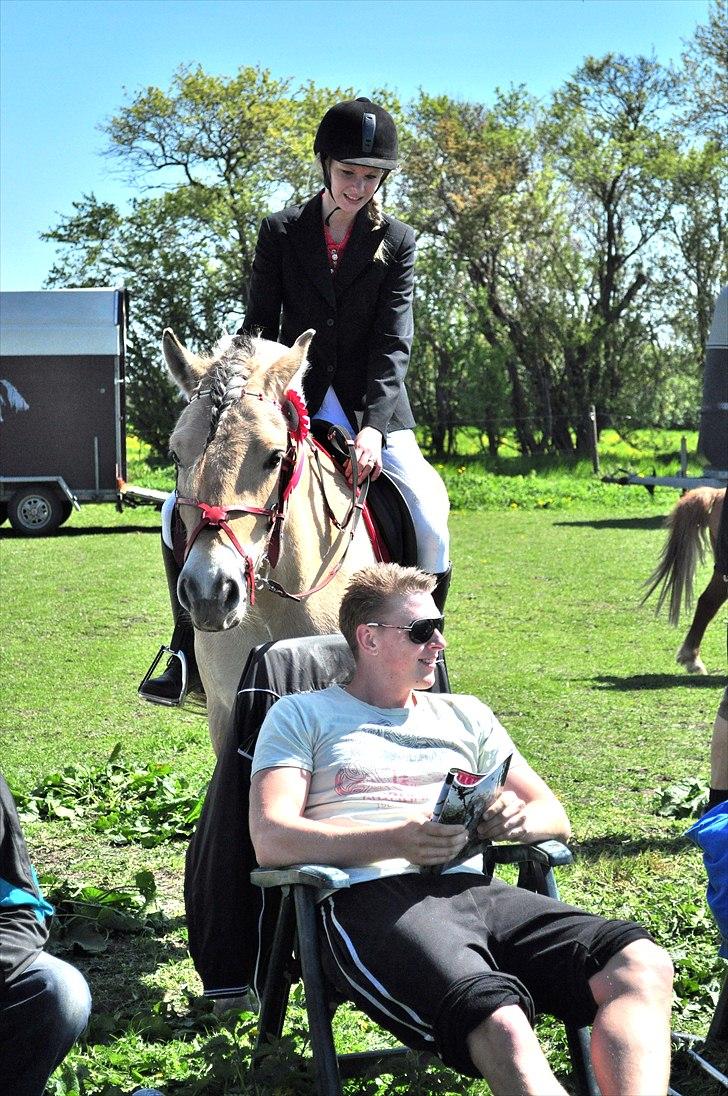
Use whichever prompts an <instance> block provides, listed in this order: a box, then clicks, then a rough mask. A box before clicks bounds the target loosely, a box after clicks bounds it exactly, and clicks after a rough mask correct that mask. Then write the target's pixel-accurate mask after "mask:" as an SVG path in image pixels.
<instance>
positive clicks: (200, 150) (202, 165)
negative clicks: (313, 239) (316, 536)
mask: <svg viewBox="0 0 728 1096" xmlns="http://www.w3.org/2000/svg"><path fill="white" fill-rule="evenodd" d="M351 94H352V93H351V92H350V91H348V90H344V89H340V88H337V89H333V90H332V89H327V88H316V87H315V86H314V85H313V84H307V85H304V86H303V87H301V88H293V87H292V82H291V81H290V80H274V79H273V78H272V77H271V75H270V72H268V70H265V69H259V68H250V67H247V68H241V69H240V70H239V72H238V73H237V74H236V75H235V76H233V77H231V78H224V77H218V76H210V75H208V74H206V73H205V72H203V70H202V69H201V68H199V67H197V68H195V69H187V68H180V69H179V70H178V72H177V73H176V74H175V76H174V78H173V80H172V86H171V89H170V91H169V92H165V91H162V90H161V89H160V88H156V87H149V88H146V89H145V90H143V91H140V92H139V93H138V94H136V95H135V96H134V97H133V98H132V101H131V102H130V103H129V104H128V105H127V106H126V107H125V108H124V109H123V110H121V111H120V112H119V113H118V114H117V115H115V116H114V117H113V118H112V119H111V120H110V122H109V123H108V124H107V125H106V127H105V129H106V133H107V136H108V139H109V148H108V155H109V156H110V157H112V158H114V159H115V160H116V161H117V162H118V163H119V164H120V165H121V168H122V170H123V171H124V173H125V174H126V176H127V178H128V179H129V180H130V181H131V182H133V183H134V184H136V185H137V186H139V188H140V190H141V191H142V194H143V196H142V197H139V198H138V199H136V200H134V201H133V202H132V203H131V206H130V209H129V210H128V211H125V212H122V211H120V210H117V209H115V208H114V207H113V206H110V205H108V204H106V203H100V202H97V200H96V199H95V198H94V196H93V195H91V196H87V197H84V198H83V199H82V200H81V201H80V202H78V203H75V204H74V211H73V213H72V214H71V215H70V216H67V217H64V218H62V220H61V222H60V224H59V225H58V226H57V227H56V228H54V229H51V230H50V231H49V232H47V233H46V234H45V237H44V238H46V239H48V240H52V241H54V242H55V243H57V244H58V245H59V247H60V255H59V258H58V261H57V262H56V263H55V265H54V267H53V270H52V272H51V275H50V277H49V284H50V285H69V284H74V285H89V284H99V283H101V284H109V283H112V284H115V283H117V282H118V281H119V280H123V281H124V283H125V284H126V285H127V286H128V288H129V290H130V296H131V310H132V341H131V346H130V364H129V388H128V395H129V412H130V420H131V422H132V424H133V426H134V428H135V429H136V430H137V432H138V433H139V434H140V436H141V437H143V438H144V439H145V440H146V441H148V442H149V443H150V444H151V445H152V446H153V447H154V448H155V449H156V450H157V451H159V452H163V451H165V450H166V444H167V438H168V437H169V433H170V430H171V428H172V425H173V423H174V418H175V415H176V413H177V411H178V406H179V405H178V401H177V399H176V397H175V396H174V390H173V389H172V388H171V387H170V386H169V384H168V382H167V380H166V373H165V372H164V370H163V369H162V368H161V364H160V356H159V352H158V345H159V339H160V336H161V332H162V330H163V328H164V327H166V326H172V327H174V328H175V330H176V331H177V332H178V334H180V336H181V337H182V338H184V339H185V341H188V342H191V343H193V344H194V345H196V346H197V347H199V348H200V349H202V350H204V349H207V348H209V346H210V345H211V344H212V343H214V342H215V340H216V338H217V337H218V335H219V334H220V333H221V332H222V330H223V327H224V325H225V321H226V319H227V318H228V317H229V316H230V315H231V314H233V315H237V316H238V317H239V316H240V315H241V314H242V310H243V307H244V303H245V300H246V297H247V286H248V282H249V278H250V270H251V266H252V260H253V253H254V250H255V242H256V238H257V229H258V224H259V222H260V220H261V219H262V217H263V216H264V215H265V213H266V212H268V210H269V209H270V208H272V207H273V206H279V205H282V204H285V203H287V202H289V201H293V200H297V199H300V198H301V197H303V196H305V195H306V194H308V193H310V192H311V191H312V190H314V189H315V187H316V185H317V184H316V182H315V174H314V170H313V154H312V151H311V145H312V140H311V134H312V132H313V131H314V130H315V126H316V123H317V122H318V120H319V118H320V116H321V115H322V114H323V112H324V110H325V108H326V106H328V105H329V104H330V103H331V102H334V101H336V100H337V99H342V98H345V97H347V96H348V95H351Z"/></svg>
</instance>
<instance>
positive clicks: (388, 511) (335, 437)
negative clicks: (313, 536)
mask: <svg viewBox="0 0 728 1096" xmlns="http://www.w3.org/2000/svg"><path fill="white" fill-rule="evenodd" d="M311 433H312V435H313V438H314V441H315V442H316V444H317V445H319V446H320V448H321V449H323V450H324V451H325V452H326V453H328V455H329V457H330V458H331V460H332V461H333V462H334V464H335V465H336V467H337V468H338V470H339V471H340V472H342V473H343V468H344V463H345V462H346V461H347V460H348V459H349V451H348V448H347V442H349V441H350V440H351V439H350V437H349V435H348V434H347V433H346V431H345V430H343V429H342V428H341V427H340V426H336V425H335V424H334V423H330V422H326V421H325V420H324V419H314V420H313V422H312V423H311ZM363 516H364V522H365V524H366V528H367V531H368V532H369V536H370V538H371V541H372V547H373V548H374V552H375V554H376V556H377V558H378V559H379V560H380V561H381V562H383V563H400V564H401V565H402V566H403V567H416V566H417V537H416V534H415V526H414V522H413V521H412V515H411V513H410V510H409V507H408V505H407V502H406V501H405V498H404V495H403V494H402V492H401V491H400V489H399V487H398V486H397V484H396V483H395V482H394V480H393V479H392V478H391V477H390V476H388V475H387V473H386V472H382V473H381V475H380V476H379V477H378V478H377V479H376V480H370V482H369V491H368V494H367V499H366V503H365V504H364V512H363Z"/></svg>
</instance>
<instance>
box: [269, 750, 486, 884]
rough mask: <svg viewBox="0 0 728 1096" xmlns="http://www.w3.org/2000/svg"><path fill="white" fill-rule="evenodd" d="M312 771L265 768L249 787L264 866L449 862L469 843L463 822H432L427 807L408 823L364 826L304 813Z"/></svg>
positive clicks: (347, 820)
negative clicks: (448, 824)
mask: <svg viewBox="0 0 728 1096" xmlns="http://www.w3.org/2000/svg"><path fill="white" fill-rule="evenodd" d="M310 782H311V775H310V773H308V772H306V770H305V769H294V768H275V769H262V770H261V771H260V772H257V773H256V774H255V776H254V777H253V780H252V784H251V788H250V837H251V840H252V842H253V847H254V849H255V855H256V857H257V860H258V863H259V864H260V866H261V867H264V868H265V867H279V866H280V867H283V866H287V865H289V864H334V865H340V866H342V867H346V866H350V867H354V866H356V865H359V864H370V863H372V862H374V861H375V860H387V859H390V858H396V857H404V859H406V860H409V862H410V863H411V864H420V865H425V864H445V863H447V861H448V860H452V859H453V857H455V856H457V854H458V853H459V852H460V850H461V849H462V847H463V846H464V844H465V839H466V837H467V831H466V830H465V827H464V826H445V825H442V824H441V823H439V822H432V821H430V820H429V819H428V818H427V817H426V816H425V815H424V814H423V813H422V812H418V813H417V814H416V815H413V817H412V818H411V819H409V820H407V821H406V822H389V823H385V824H382V825H373V826H369V825H368V826H361V825H357V824H356V823H355V822H353V821H352V820H350V819H346V818H342V819H340V820H338V821H331V822H326V821H315V820H314V819H311V818H305V817H304V814H303V812H304V809H305V806H306V799H307V797H308V789H309V784H310Z"/></svg>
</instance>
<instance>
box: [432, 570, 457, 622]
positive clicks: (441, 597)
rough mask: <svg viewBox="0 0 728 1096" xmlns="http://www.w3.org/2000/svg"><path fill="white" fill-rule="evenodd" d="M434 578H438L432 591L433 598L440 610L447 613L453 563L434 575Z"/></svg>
mask: <svg viewBox="0 0 728 1096" xmlns="http://www.w3.org/2000/svg"><path fill="white" fill-rule="evenodd" d="M433 578H435V579H436V580H437V585H436V586H435V589H434V590H433V591H432V600H433V601H434V602H435V605H436V606H437V607H438V609H439V610H440V612H441V613H442V614H443V615H444V613H445V602H446V601H447V592H448V590H449V589H450V579H451V578H452V563H451V564H450V566H449V567H448V569H447V571H440V573H439V574H437V575H433Z"/></svg>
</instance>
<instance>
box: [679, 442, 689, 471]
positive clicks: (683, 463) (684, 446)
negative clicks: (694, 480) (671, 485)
mask: <svg viewBox="0 0 728 1096" xmlns="http://www.w3.org/2000/svg"><path fill="white" fill-rule="evenodd" d="M687 474H688V442H687V438H685V437H682V438H680V475H681V476H687Z"/></svg>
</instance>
